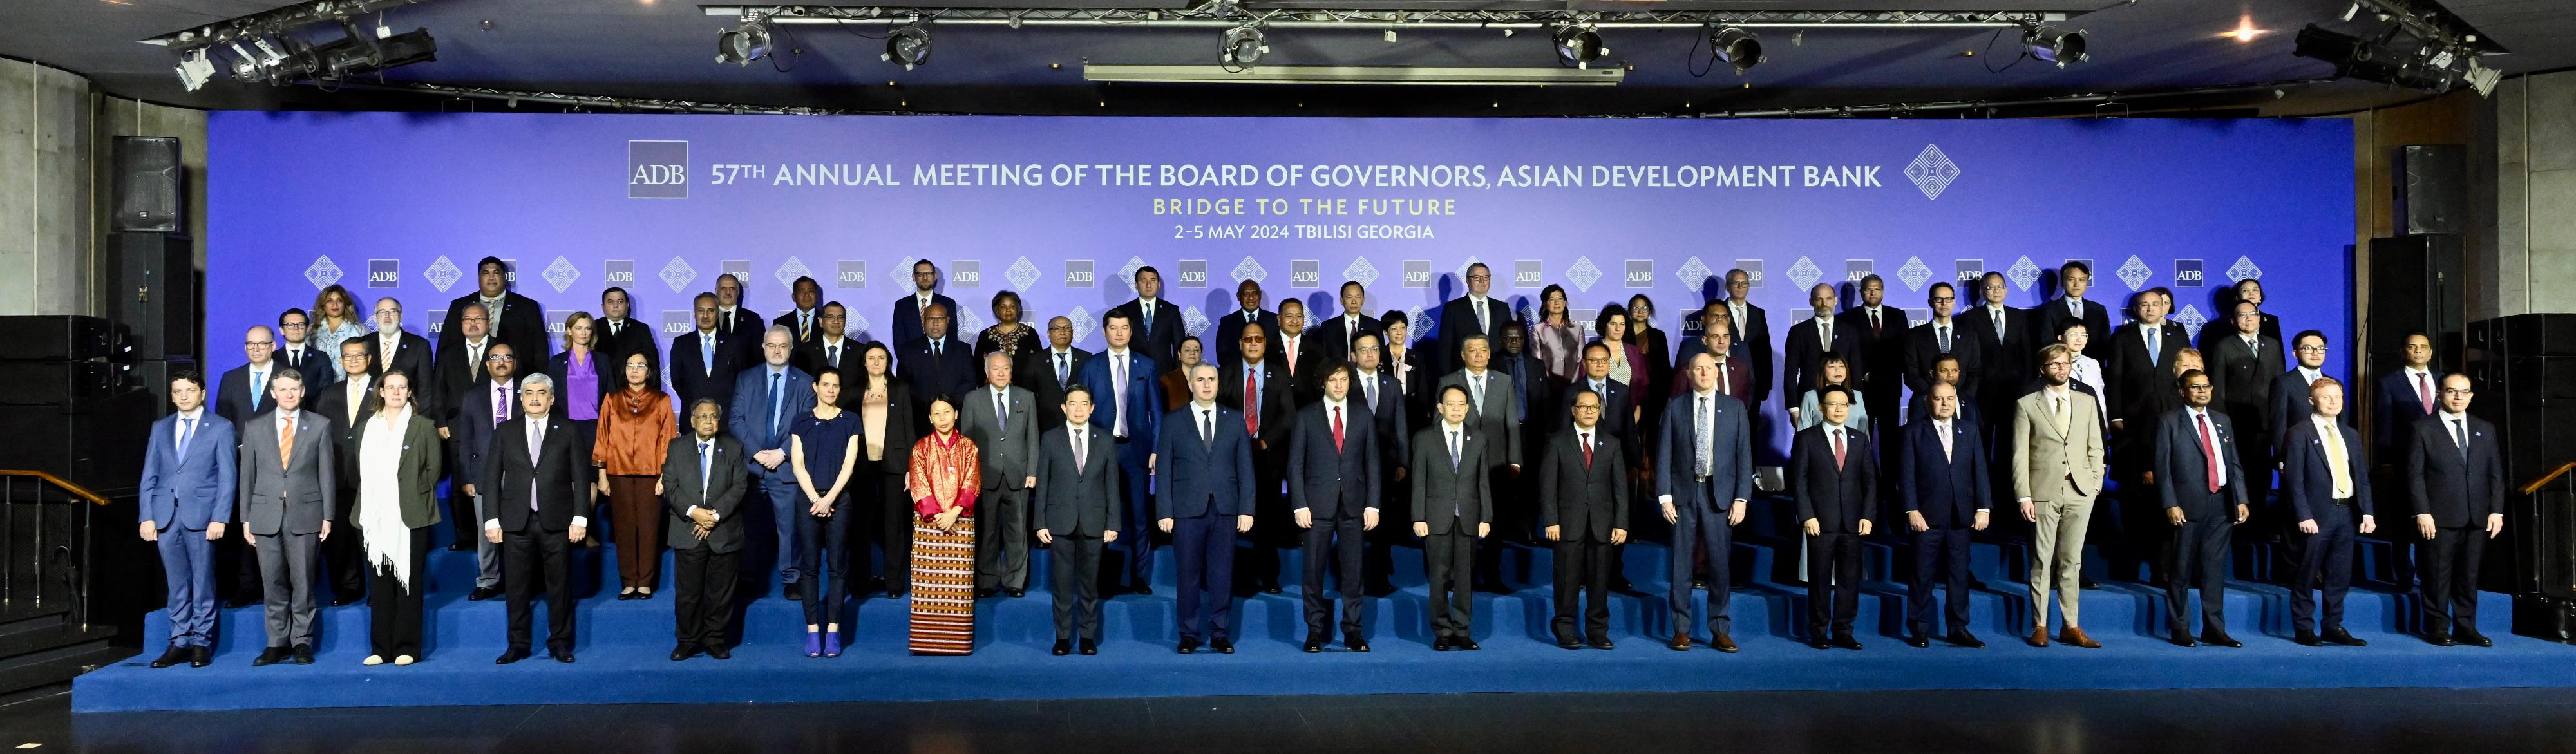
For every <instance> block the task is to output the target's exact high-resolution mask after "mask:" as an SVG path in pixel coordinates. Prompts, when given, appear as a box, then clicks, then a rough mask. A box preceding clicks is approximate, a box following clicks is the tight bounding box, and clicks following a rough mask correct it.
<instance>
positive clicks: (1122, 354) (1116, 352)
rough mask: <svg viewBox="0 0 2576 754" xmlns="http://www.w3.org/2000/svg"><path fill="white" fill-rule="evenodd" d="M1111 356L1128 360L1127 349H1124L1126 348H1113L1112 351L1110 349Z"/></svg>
mask: <svg viewBox="0 0 2576 754" xmlns="http://www.w3.org/2000/svg"><path fill="white" fill-rule="evenodd" d="M1109 355H1111V356H1116V357H1119V358H1126V357H1127V349H1124V348H1111V349H1109Z"/></svg>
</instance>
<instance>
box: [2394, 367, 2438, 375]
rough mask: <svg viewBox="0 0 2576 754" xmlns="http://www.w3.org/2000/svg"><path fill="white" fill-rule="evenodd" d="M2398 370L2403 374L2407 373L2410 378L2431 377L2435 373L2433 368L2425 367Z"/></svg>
mask: <svg viewBox="0 0 2576 754" xmlns="http://www.w3.org/2000/svg"><path fill="white" fill-rule="evenodd" d="M2398 370H2399V371H2403V372H2405V373H2406V376H2408V377H2415V376H2419V375H2429V374H2432V373H2433V368H2432V367H2430V366H2423V367H2398Z"/></svg>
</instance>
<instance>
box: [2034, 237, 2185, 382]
mask: <svg viewBox="0 0 2576 754" xmlns="http://www.w3.org/2000/svg"><path fill="white" fill-rule="evenodd" d="M2057 287H2058V289H2059V290H2060V291H2063V292H2064V295H2060V296H2058V297H2057V298H2053V299H2049V301H2048V303H2045V304H2040V305H2039V308H2037V309H2034V310H2032V312H2033V313H2034V314H2035V315H2036V316H2037V317H2038V325H2039V333H2038V334H2037V336H2036V337H2033V338H2032V339H2031V342H2032V343H2035V344H2042V345H2045V344H2048V343H2053V342H2055V341H2054V340H2053V339H2052V338H2051V336H2052V335H2054V334H2055V333H2057V332H2058V331H2060V330H2064V329H2066V323H2067V322H2068V321H2070V320H2072V321H2077V322H2082V323H2084V327H2085V330H2086V331H2088V332H2097V333H2105V332H2110V331H2111V312H2110V310H2108V309H2105V308H2103V307H2102V304H2101V303H2100V302H2095V301H2087V300H2085V298H2084V294H2085V292H2086V291H2089V290H2091V289H2092V288H2093V266H2092V265H2088V264H2085V263H2083V262H2078V261H2075V260H2072V259H2069V260H2066V263H2065V264H2061V265H2058V266H2057ZM2160 290H2161V289H2160ZM2164 299H2165V303H2164V306H2165V310H2166V311H2168V312H2170V311H2172V310H2173V294H2172V293H2166V294H2165V296H2164ZM2139 318H2140V319H2145V318H2146V316H2145V313H2144V312H2140V314H2139ZM2176 329H2180V328H2176ZM2186 337H2187V336H2186ZM2182 345H2184V346H2188V345H2191V344H2190V343H2189V342H2187V341H2186V342H2184V343H2183V344H2182ZM2112 392H2114V393H2117V392H2119V391H2118V390H2116V389H2114V390H2112ZM2115 410H2116V409H2115ZM2114 415H2115V416H2116V415H2117V414H2114Z"/></svg>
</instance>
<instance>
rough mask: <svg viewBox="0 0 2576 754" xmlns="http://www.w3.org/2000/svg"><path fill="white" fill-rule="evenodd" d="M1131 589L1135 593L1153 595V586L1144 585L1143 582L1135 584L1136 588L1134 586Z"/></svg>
mask: <svg viewBox="0 0 2576 754" xmlns="http://www.w3.org/2000/svg"><path fill="white" fill-rule="evenodd" d="M1133 591H1134V592H1135V593H1136V594H1141V595H1144V596H1147V597H1151V596H1154V588H1153V587H1151V586H1146V585H1144V584H1137V585H1136V588H1135V589H1134V590H1133Z"/></svg>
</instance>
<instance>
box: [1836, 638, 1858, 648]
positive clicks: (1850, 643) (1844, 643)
mask: <svg viewBox="0 0 2576 754" xmlns="http://www.w3.org/2000/svg"><path fill="white" fill-rule="evenodd" d="M1833 644H1834V646H1835V647H1838V648H1842V649H1859V648H1860V640H1859V639H1855V638H1852V636H1851V634H1843V635H1841V636H1836V637H1834V641H1833Z"/></svg>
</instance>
